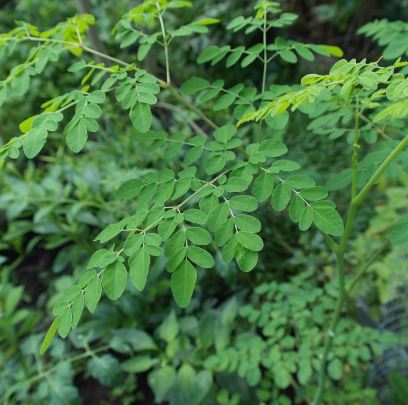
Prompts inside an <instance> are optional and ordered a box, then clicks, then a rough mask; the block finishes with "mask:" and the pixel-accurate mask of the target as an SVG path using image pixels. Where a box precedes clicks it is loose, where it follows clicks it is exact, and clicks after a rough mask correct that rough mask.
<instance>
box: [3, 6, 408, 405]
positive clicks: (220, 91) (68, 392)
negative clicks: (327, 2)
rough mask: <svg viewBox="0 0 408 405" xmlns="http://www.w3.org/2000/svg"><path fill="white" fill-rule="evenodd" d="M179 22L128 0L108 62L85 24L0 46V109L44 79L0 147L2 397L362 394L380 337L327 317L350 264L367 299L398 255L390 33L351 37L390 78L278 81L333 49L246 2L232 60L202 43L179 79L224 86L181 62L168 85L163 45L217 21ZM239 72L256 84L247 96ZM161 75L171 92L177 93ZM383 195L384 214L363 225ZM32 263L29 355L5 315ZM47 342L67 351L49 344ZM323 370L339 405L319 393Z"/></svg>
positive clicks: (20, 28)
mask: <svg viewBox="0 0 408 405" xmlns="http://www.w3.org/2000/svg"><path fill="white" fill-rule="evenodd" d="M191 7H192V4H191V3H190V2H186V1H176V0H174V1H167V0H160V1H157V2H156V1H151V0H147V1H144V2H142V3H141V4H139V5H137V6H136V7H134V8H132V9H131V10H129V11H127V12H126V14H124V15H123V16H122V17H121V18H120V19H119V21H117V22H116V23H115V24H114V23H113V22H110V23H111V24H112V25H114V28H113V37H112V38H109V39H108V41H109V45H110V46H109V48H110V52H108V51H106V50H105V49H101V48H100V47H98V46H95V43H94V41H93V39H92V38H93V36H92V35H91V31H90V30H91V29H94V28H93V25H94V24H95V18H94V17H93V16H92V15H91V14H82V15H77V16H74V17H70V18H68V19H66V20H65V21H63V22H60V23H58V24H56V25H55V26H54V27H52V28H51V29H48V30H45V31H44V30H42V29H40V28H38V27H36V26H34V25H33V24H30V23H26V22H21V21H20V22H18V23H17V26H16V27H15V28H14V29H12V30H11V31H9V32H7V33H3V34H0V50H1V52H2V54H1V57H0V59H1V58H2V59H3V60H4V59H8V58H11V59H13V58H14V59H13V60H14V63H13V64H11V65H10V66H9V64H8V63H7V65H5V69H4V70H5V71H6V72H5V75H4V80H2V81H1V82H0V105H3V107H2V108H5V109H7V108H9V107H7V105H8V103H9V101H10V100H13V99H14V98H15V99H17V100H22V98H23V97H34V96H33V95H30V96H28V95H27V94H30V93H32V89H33V88H35V86H37V85H38V84H37V83H41V81H42V80H44V79H43V77H45V78H47V77H49V76H47V75H52V77H55V76H58V73H57V70H56V69H62V72H63V75H62V76H63V78H62V79H61V85H60V82H59V79H58V80H57V79H55V80H51V82H53V83H55V85H53V84H51V85H50V86H49V89H50V90H51V91H50V92H49V93H50V94H47V92H45V95H43V94H42V95H41V97H39V98H40V99H39V100H36V102H35V103H36V104H37V105H38V104H39V105H41V110H40V111H38V109H37V108H35V109H34V111H32V113H31V116H30V117H29V118H26V119H25V120H24V121H23V122H21V123H20V125H19V130H20V134H19V135H18V136H13V135H12V134H10V135H7V136H6V137H5V139H4V143H3V145H2V146H1V147H0V157H1V164H2V176H1V179H0V181H1V184H2V186H3V189H4V192H3V194H2V196H1V197H0V208H1V210H2V211H3V212H4V215H5V218H6V221H7V228H6V229H5V230H4V231H2V232H3V238H2V250H3V251H4V252H5V257H4V261H6V262H7V267H6V268H5V270H3V273H2V274H4V276H3V279H4V282H3V285H4V289H3V287H2V290H1V291H2V296H4V297H6V298H5V304H4V305H5V308H6V312H5V313H6V318H4V320H3V321H2V324H1V325H2V328H4V330H5V331H6V333H5V336H6V339H8V342H10V344H11V347H12V350H11V351H10V352H8V353H5V354H3V351H2V357H3V358H4V359H5V362H6V364H7V367H6V371H5V373H4V378H3V377H2V380H4V384H3V385H2V387H1V390H2V393H4V394H5V395H6V397H7V398H8V399H11V400H15V401H27V400H29V401H36V402H39V403H41V402H42V401H48V402H51V403H54V402H55V403H61V401H64V402H68V403H71V402H72V403H74V402H75V401H77V399H78V398H79V397H80V393H79V391H78V389H77V388H76V387H75V384H74V378H75V376H78V375H81V376H85V377H84V378H93V379H95V380H97V381H99V383H100V384H101V385H102V386H106V387H110V394H109V397H110V400H113V398H115V397H118V398H122V399H123V400H125V401H128V402H129V403H131V402H132V401H135V400H139V399H141V400H145V398H144V397H143V395H142V394H141V393H139V394H135V392H137V387H139V386H143V381H144V380H145V381H144V384H145V385H146V381H147V384H148V385H149V387H150V389H151V391H152V393H153V394H154V397H155V401H156V402H163V401H168V402H169V403H171V404H176V405H178V404H181V403H186V402H189V403H196V404H199V403H215V402H216V403H220V404H223V403H250V401H251V400H253V398H255V397H256V398H257V401H258V402H259V403H267V402H268V401H272V402H274V403H275V402H276V403H290V401H292V400H293V401H309V402H311V401H313V403H314V404H319V403H320V402H321V401H322V400H323V401H328V402H329V403H336V402H335V401H340V402H339V403H341V400H343V398H345V399H344V401H351V400H353V401H364V400H368V399H372V398H373V397H374V396H375V395H374V393H373V391H372V390H369V389H367V390H362V389H361V387H362V386H364V384H365V381H364V377H362V375H364V371H365V370H367V368H368V366H369V363H370V362H371V360H372V358H373V357H374V356H377V355H379V354H380V352H381V350H382V345H383V344H384V343H385V342H386V341H387V340H388V341H392V339H391V340H390V339H387V336H383V335H382V334H380V333H378V332H376V331H374V330H371V329H368V328H363V327H362V326H359V325H358V324H356V322H355V321H354V320H352V319H350V318H348V317H345V316H343V314H344V310H345V306H346V305H345V304H346V302H347V299H348V298H350V297H351V296H352V292H353V290H354V287H355V285H356V284H357V282H358V281H359V280H360V279H361V278H362V277H365V276H366V275H365V273H366V272H367V271H368V269H369V268H370V269H371V270H372V272H373V273H375V274H376V276H375V281H374V285H375V284H377V288H378V289H379V290H380V293H379V294H380V295H381V298H380V299H379V302H380V303H383V302H385V301H386V300H387V298H389V297H390V296H392V293H391V294H389V295H388V293H387V294H385V293H384V288H388V287H389V285H390V281H389V280H390V278H391V277H392V274H393V272H390V271H389V268H390V264H389V263H393V260H397V261H398V260H400V258H401V257H404V246H405V245H406V242H407V229H408V228H407V224H408V221H407V217H406V215H404V212H403V211H404V206H405V205H404V203H403V201H404V200H403V198H404V196H403V189H402V187H403V186H402V187H401V183H404V181H403V179H404V176H406V171H407V170H408V167H407V162H408V159H407V157H408V155H407V154H408V151H407V150H406V146H407V143H408V138H407V134H406V133H405V130H404V126H405V124H406V119H407V108H406V107H407V103H408V85H407V83H408V82H407V80H408V79H407V77H406V73H407V68H406V65H407V62H405V61H404V60H401V59H397V60H396V61H394V59H395V58H397V57H398V56H403V55H404V53H405V48H404V47H403V45H402V43H403V42H402V40H401V38H405V37H404V33H405V27H404V23H402V22H392V23H389V22H386V21H376V22H372V23H369V24H367V25H366V26H365V27H363V28H362V29H361V30H360V33H362V34H364V35H366V36H369V37H373V38H374V39H375V40H378V42H379V44H380V45H381V46H383V45H386V46H387V47H386V49H385V51H384V58H385V59H389V60H392V64H388V65H387V64H384V63H383V61H381V60H378V61H375V62H368V61H367V60H365V59H364V60H362V61H360V62H357V61H356V60H355V59H351V60H345V59H341V60H339V61H337V62H336V63H334V64H333V66H332V67H331V68H330V70H329V72H328V73H327V74H316V73H309V74H306V75H305V76H303V78H302V79H301V81H300V83H299V84H296V83H285V84H279V83H275V82H274V81H273V80H272V79H273V75H272V74H271V70H272V68H274V69H276V66H277V65H274V64H272V61H273V60H274V62H276V60H280V63H281V65H285V64H289V65H296V64H302V63H303V67H306V69H308V68H309V67H310V65H309V63H310V62H312V61H313V60H315V58H316V59H317V60H322V59H320V58H333V57H336V58H341V57H342V56H343V51H342V50H341V49H340V48H338V47H336V46H332V45H326V44H324V45H322V44H312V43H302V42H300V41H298V40H292V39H289V38H287V35H286V31H287V30H288V29H289V28H290V27H292V26H293V25H294V23H295V21H296V18H297V16H296V14H293V13H291V12H286V11H284V10H283V6H281V5H280V3H278V2H271V1H259V2H257V3H256V5H255V7H254V13H253V14H254V15H253V16H238V17H236V18H234V19H232V20H231V21H226V22H225V24H226V31H228V32H229V35H234V34H235V33H239V35H240V37H239V38H240V40H241V39H242V44H239V45H238V46H235V45H234V46H232V45H231V44H228V43H219V44H217V45H215V44H208V41H206V40H205V39H203V41H206V42H203V43H206V44H207V45H209V46H207V45H206V46H205V47H204V48H203V49H202V50H200V51H198V52H197V58H196V63H197V64H198V65H204V64H206V66H210V65H211V66H215V65H217V64H219V63H220V62H221V61H223V62H224V65H225V68H226V70H225V75H224V77H222V78H217V77H210V76H211V75H210V73H203V72H205V70H203V69H201V68H199V67H198V66H196V65H194V67H192V68H190V67H189V68H188V69H189V71H190V69H191V70H192V71H193V72H194V74H192V75H188V74H185V73H183V72H178V71H177V69H175V68H174V66H179V63H180V61H177V60H176V59H177V56H179V55H180V53H178V51H177V50H176V48H177V44H182V43H183V41H185V37H188V38H190V37H195V36H196V35H197V34H198V35H200V36H201V38H206V36H205V35H208V34H209V33H210V30H211V29H212V28H213V27H216V25H218V24H219V23H221V21H220V20H219V19H218V18H217V17H218V16H217V15H214V13H211V12H209V13H208V16H207V14H206V15H205V16H204V17H202V16H200V17H199V18H195V17H193V19H190V20H189V21H187V22H185V21H184V17H185V16H187V15H190V8H191ZM179 15H183V16H184V17H183V18H182V19H179V18H178V16H179ZM390 32H391V33H392V35H390ZM272 33H273V40H272V39H271V37H272ZM204 34H205V35H204ZM228 38H231V36H229V37H228ZM188 44H189V42H188V41H185V43H184V46H187V45H188ZM403 48H404V49H403ZM16 49H17V50H18V52H17V54H16V53H15V51H16ZM176 55H177V56H176ZM19 58H20V60H19V61H18V62H17V59H19ZM21 58H23V61H22V62H21ZM156 59H157V60H156ZM72 60H74V62H72ZM302 61H303V62H302ZM239 62H240V63H239ZM238 63H239V66H240V67H241V68H243V69H244V70H243V73H242V77H243V79H242V80H239V82H236V81H235V82H234V78H233V77H229V75H228V72H229V71H232V69H239V67H238ZM67 64H68V65H69V68H68V69H66V65H67ZM51 65H54V67H51ZM248 66H251V69H252V70H256V71H257V72H258V71H259V72H261V71H262V74H261V73H259V74H258V75H257V76H256V77H255V81H253V80H252V79H251V76H250V75H248V76H245V75H246V74H247V72H249V70H248V69H246V68H247V67H248ZM2 69H3V68H2ZM53 69H54V70H53ZM303 70H305V69H303ZM209 72H210V70H209ZM179 77H180V78H183V77H189V78H188V79H187V80H186V81H184V82H183V83H182V85H180V86H177V83H179V81H180V79H179ZM299 123H300V124H299ZM7 128H8V127H7ZM305 132H307V136H310V137H314V139H318V138H319V139H322V140H323V141H320V142H322V143H321V145H324V146H322V150H321V151H320V150H318V151H317V152H315V153H318V155H321V154H325V153H326V152H325V151H326V150H329V149H330V148H332V145H335V146H336V148H338V150H340V151H341V154H342V158H340V157H339V158H338V159H336V160H337V161H336V162H333V164H331V162H329V163H328V166H329V167H319V169H320V172H319V171H316V170H312V169H311V167H310V166H309V159H311V157H310V156H305V155H306V154H304V153H303V152H299V150H301V149H302V142H303V144H304V142H305V141H304V140H303V141H302V139H301V138H302V137H301V136H300V135H301V134H302V133H305ZM61 138H63V141H62V142H61ZM348 156H350V157H348ZM343 157H344V158H347V159H348V160H349V161H350V164H346V163H345V161H344V159H343ZM26 159H30V160H29V161H28V162H27V161H26ZM31 159H32V160H31ZM322 160H324V159H322ZM322 166H323V164H322ZM384 179H387V181H388V180H389V181H391V182H394V185H395V187H396V188H388V189H387V188H386V187H383V185H384V184H385V183H384V182H385V181H386V180H384ZM386 185H388V184H386ZM346 188H348V189H349V190H350V191H345V189H346ZM372 191H375V193H373V194H374V197H371V196H370V192H372ZM380 193H383V194H384V195H385V196H386V198H388V199H389V201H388V202H387V203H386V204H385V205H384V207H382V206H380V207H379V208H377V209H376V210H373V208H372V207H371V204H373V201H375V198H376V197H377V196H378V195H382V194H380ZM393 193H396V194H395V196H396V197H395V198H394V194H393ZM369 199H372V200H369ZM394 203H395V205H394ZM285 212H287V216H288V217H289V221H285V219H284V218H285V216H286V213H285ZM390 212H391V214H389V213H390ZM357 213H358V215H357ZM360 215H361V216H362V217H361V216H360ZM370 216H371V217H372V218H371V219H369V217H370ZM343 218H344V223H343ZM357 221H361V223H356V222H357ZM383 221H384V224H383ZM283 223H285V225H282V224H283ZM353 227H354V228H355V229H356V230H358V231H359V235H358V236H357V237H356V239H355V240H353V245H352V244H351V243H350V241H351V238H352V237H353V236H352V230H353ZM306 231H308V233H306ZM282 232H283V235H282ZM373 233H374V234H376V235H377V239H378V240H375V241H374V240H372V239H371V236H372V235H373ZM380 238H381V239H382V240H383V241H385V242H386V243H385V245H384V243H380V240H379V239H380ZM287 239H288V240H289V242H287ZM389 241H390V242H391V244H390V243H389ZM298 244H300V245H301V246H298ZM277 245H279V246H280V247H281V248H283V250H284V252H283V253H277V249H276V246H277ZM300 247H301V248H300ZM366 247H369V249H366V250H367V251H365V248H366ZM316 251H317V252H318V253H316ZM10 252H14V253H13V254H16V256H17V258H12V257H10V260H8V259H9V257H7V256H8V255H9V254H10ZM38 252H44V253H45V266H46V267H47V269H46V271H45V272H44V273H43V274H42V275H41V277H42V279H41V283H42V285H41V286H40V289H41V290H42V291H41V294H40V298H39V299H38V302H36V303H35V305H36V306H38V307H40V308H41V309H42V310H43V311H44V310H45V311H48V313H52V315H53V317H54V320H53V321H52V323H51V326H50V327H49V329H48V332H47V333H46V334H45V337H44V334H42V337H43V339H42V337H41V336H40V335H39V334H37V333H34V332H39V331H40V329H39V328H35V326H34V323H35V322H36V321H37V319H38V318H37V315H36V313H37V312H36V311H28V310H25V309H18V310H15V308H16V307H17V305H18V302H19V301H20V298H21V296H22V291H23V290H22V287H21V286H20V287H18V286H13V284H12V283H11V282H10V281H9V274H10V271H11V270H13V269H15V268H19V267H20V266H21V264H22V263H23V264H24V263H25V261H26V259H32V258H34V257H39V256H40V255H39V253H38ZM368 252H370V254H368ZM315 254H317V255H319V259H318V260H319V261H320V262H323V265H324V269H325V270H324V273H320V272H319V268H320V266H316V261H315V259H314V255H315ZM371 254H373V255H374V258H371ZM271 257H272V258H273V260H271ZM333 257H334V258H335V266H333V264H332V259H333ZM13 260H14V261H13ZM36 266H42V262H41V261H39V260H36ZM371 266H372V267H371ZM381 266H383V267H384V269H385V270H383V271H381ZM306 268H311V270H312V272H311V273H309V272H305V269H306ZM334 268H336V272H335V271H334ZM22 269H23V270H24V269H25V268H24V266H22ZM254 269H256V270H255V271H253V272H252V273H250V272H251V271H252V270H254ZM271 269H273V270H278V269H279V270H283V271H285V270H286V269H289V270H290V272H289V274H293V273H295V272H297V271H298V270H301V271H302V274H301V275H299V276H297V277H292V278H290V280H288V276H287V275H286V276H283V277H282V276H278V275H277V274H278V273H277V272H276V273H275V274H271V273H273V272H270V271H269V270H271ZM71 270H72V271H71ZM280 274H282V273H280ZM335 275H336V280H332V281H330V282H329V280H328V279H329V278H334V276H335ZM50 276H51V277H50ZM279 277H281V279H278V278H279ZM312 278H313V279H314V280H313V281H312ZM276 279H278V281H276ZM323 284H324V287H322V285H323ZM382 284H385V285H386V286H385V287H383V285H382ZM372 285H373V284H371V286H372ZM169 290H170V291H171V293H172V295H173V297H174V301H175V303H176V304H177V307H174V308H173V309H172V310H167V309H168V308H169V305H172V304H170V302H171V301H170V299H169ZM354 291H355V290H354ZM34 295H35V293H34ZM104 295H106V297H107V298H108V299H109V301H108V300H105V299H104V298H103V296H104ZM13 297H14V298H13ZM27 299H28V298H27ZM9 300H12V303H11V304H10V302H9ZM20 306H22V304H20ZM10 308H11V309H10ZM85 308H86V309H87V310H88V311H84V309H85ZM163 308H167V309H166V310H164V309H163ZM22 321H23V322H22ZM41 323H42V322H41ZM40 326H41V327H42V326H44V325H43V324H41V325H40ZM57 332H58V334H59V336H60V337H62V338H64V339H65V338H67V339H68V340H67V341H65V342H63V341H61V340H60V339H58V338H56V340H55V342H53V338H54V335H55V334H56V333H57ZM27 334H32V335H31V336H27ZM23 339H24V343H23V344H21V345H20V341H21V340H23ZM41 341H42V343H41ZM68 342H70V343H68ZM1 343H3V342H1ZM394 343H395V342H394ZM20 346H21V347H20ZM49 348H50V350H49V354H45V352H47V350H48V349H49ZM39 352H40V353H41V355H44V354H45V357H44V356H39ZM24 357H28V358H30V359H31V358H32V359H33V361H32V362H31V361H30V362H25V361H23V360H21V359H22V358H24ZM64 358H65V360H63V359H64ZM25 363H28V364H25ZM326 374H327V376H328V379H329V381H330V388H331V389H332V390H336V387H345V391H344V393H343V394H344V397H343V396H342V395H343V394H338V396H337V397H336V398H333V396H331V394H330V393H329V392H328V390H325V377H326ZM125 375H126V383H125V384H122V385H121V383H120V382H121V381H122V380H123V378H124V376H125ZM49 376H52V377H49ZM316 377H317V378H316ZM140 380H141V381H142V382H141V381H140ZM350 380H354V383H355V385H353V384H351V383H350ZM339 398H341V399H339Z"/></svg>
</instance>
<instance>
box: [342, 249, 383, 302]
mask: <svg viewBox="0 0 408 405" xmlns="http://www.w3.org/2000/svg"><path fill="white" fill-rule="evenodd" d="M387 247H388V241H387V242H386V243H385V244H384V246H382V247H381V248H380V249H378V250H377V251H376V252H375V253H374V254H373V255H372V256H371V257H370V259H369V260H368V261H367V262H366V263H364V264H363V265H362V266H360V268H359V269H358V270H357V273H356V274H355V276H354V277H353V278H352V279H351V281H350V282H349V283H348V285H347V288H346V294H347V296H349V295H350V294H351V292H352V291H353V289H354V287H355V286H356V285H357V283H358V282H359V281H360V280H361V277H363V276H364V274H365V273H366V271H367V270H368V269H369V268H370V267H371V265H372V264H373V263H374V262H375V261H376V260H377V258H378V257H379V256H380V254H381V253H383V252H384V250H385V249H386V248H387Z"/></svg>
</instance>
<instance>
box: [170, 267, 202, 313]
mask: <svg viewBox="0 0 408 405" xmlns="http://www.w3.org/2000/svg"><path fill="white" fill-rule="evenodd" d="M196 280H197V271H196V269H195V268H194V266H193V265H192V264H191V263H190V262H189V261H188V260H184V261H183V262H182V263H181V264H180V266H179V267H178V268H177V269H176V270H175V271H174V272H173V273H172V275H171V279H170V287H171V291H172V293H173V297H174V300H175V301H176V303H177V305H178V306H180V307H181V308H186V307H187V306H188V305H189V304H190V301H191V297H192V295H193V291H194V286H195V283H196Z"/></svg>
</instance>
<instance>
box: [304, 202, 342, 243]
mask: <svg viewBox="0 0 408 405" xmlns="http://www.w3.org/2000/svg"><path fill="white" fill-rule="evenodd" d="M311 206H312V209H313V221H314V224H315V225H316V226H317V228H318V229H320V230H321V231H322V232H323V233H327V234H328V235H333V236H341V235H342V234H343V232H344V225H343V220H342V219H341V216H340V215H339V213H338V212H337V211H336V210H335V209H334V208H333V207H329V206H327V205H322V204H320V203H318V202H317V203H312V205H311Z"/></svg>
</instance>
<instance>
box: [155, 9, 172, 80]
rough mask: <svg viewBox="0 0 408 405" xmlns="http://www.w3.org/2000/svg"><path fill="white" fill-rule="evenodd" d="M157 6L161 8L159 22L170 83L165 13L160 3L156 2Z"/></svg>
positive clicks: (167, 77)
mask: <svg viewBox="0 0 408 405" xmlns="http://www.w3.org/2000/svg"><path fill="white" fill-rule="evenodd" d="M156 7H157V9H158V10H159V22H160V27H161V31H162V35H163V46H164V59H165V64H166V83H167V84H170V82H171V81H170V64H169V46H168V43H167V37H166V30H165V29H164V21H163V14H162V13H161V9H160V4H159V3H156Z"/></svg>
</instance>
